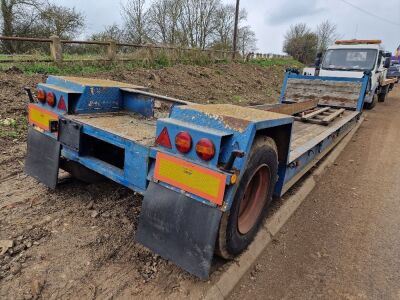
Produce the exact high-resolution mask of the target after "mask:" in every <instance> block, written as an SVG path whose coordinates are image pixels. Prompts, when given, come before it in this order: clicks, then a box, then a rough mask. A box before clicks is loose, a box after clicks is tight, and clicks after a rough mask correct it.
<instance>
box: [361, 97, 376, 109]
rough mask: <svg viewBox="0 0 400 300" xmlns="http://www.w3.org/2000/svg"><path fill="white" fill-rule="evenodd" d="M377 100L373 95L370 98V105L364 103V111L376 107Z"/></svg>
mask: <svg viewBox="0 0 400 300" xmlns="http://www.w3.org/2000/svg"><path fill="white" fill-rule="evenodd" d="M377 98H378V95H377V94H374V96H373V97H372V102H371V103H365V104H364V107H365V108H366V109H373V108H374V107H375V105H376V102H377Z"/></svg>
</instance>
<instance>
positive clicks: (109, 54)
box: [0, 36, 288, 64]
mask: <svg viewBox="0 0 400 300" xmlns="http://www.w3.org/2000/svg"><path fill="white" fill-rule="evenodd" d="M0 41H9V42H30V43H47V44H48V45H49V48H50V56H49V57H47V58H46V57H39V58H38V57H33V56H32V55H6V56H7V58H4V57H5V55H3V58H1V57H0V63H7V62H8V63H9V62H55V63H58V64H59V63H62V62H71V61H77V60H78V61H108V62H114V61H134V60H137V58H129V57H121V55H118V50H119V49H121V48H130V49H146V52H147V55H148V57H149V59H150V60H152V59H154V57H155V56H156V54H155V51H157V50H164V51H169V52H174V53H176V54H177V56H178V57H179V56H180V54H181V53H182V52H189V53H192V54H202V55H204V56H206V57H207V58H208V59H209V60H210V61H217V60H231V59H232V56H233V51H225V50H214V49H197V48H186V47H173V46H167V45H155V44H145V45H141V44H131V43H118V42H115V41H112V40H110V41H73V40H62V39H60V38H59V37H58V36H51V37H50V38H28V37H15V36H0ZM64 45H94V46H100V47H104V54H103V55H102V57H91V58H84V59H67V58H65V55H64V51H63V50H64V49H63V46H64ZM193 56H196V55H193ZM236 57H238V58H240V59H244V60H251V59H269V58H288V56H285V55H277V54H262V53H249V54H248V55H247V56H246V57H244V58H243V57H241V56H240V55H236Z"/></svg>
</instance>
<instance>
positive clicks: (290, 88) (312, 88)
mask: <svg viewBox="0 0 400 300" xmlns="http://www.w3.org/2000/svg"><path fill="white" fill-rule="evenodd" d="M361 85H362V83H361V82H346V81H336V80H324V81H323V80H303V79H289V80H288V83H287V88H286V92H285V96H284V97H285V101H294V102H304V101H307V100H310V99H312V100H315V99H317V100H318V104H320V105H331V106H342V107H347V108H356V107H357V103H358V99H359V96H360V89H361Z"/></svg>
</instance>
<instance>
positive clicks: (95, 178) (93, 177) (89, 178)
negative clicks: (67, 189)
mask: <svg viewBox="0 0 400 300" xmlns="http://www.w3.org/2000/svg"><path fill="white" fill-rule="evenodd" d="M60 168H61V169H63V170H65V171H67V172H68V173H70V174H71V175H72V176H73V177H74V178H76V179H78V180H80V181H83V182H86V183H98V182H102V181H104V180H105V177H104V176H102V175H100V174H98V173H96V172H94V171H92V170H90V169H88V168H86V167H85V166H82V165H81V164H79V163H77V162H75V161H73V160H66V159H62V160H61V161H60Z"/></svg>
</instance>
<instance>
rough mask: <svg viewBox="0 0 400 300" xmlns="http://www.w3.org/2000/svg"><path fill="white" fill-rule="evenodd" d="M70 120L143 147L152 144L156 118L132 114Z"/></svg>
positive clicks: (79, 116)
mask: <svg viewBox="0 0 400 300" xmlns="http://www.w3.org/2000/svg"><path fill="white" fill-rule="evenodd" d="M70 119H71V120H74V121H77V122H80V123H83V124H86V125H89V126H92V127H94V128H97V129H100V130H103V131H107V132H109V133H112V134H115V135H117V136H119V137H121V138H124V139H127V140H130V141H134V142H136V143H139V144H141V145H143V146H151V145H152V144H154V139H155V135H156V123H157V119H156V118H145V117H143V116H140V115H138V114H135V113H132V112H123V111H122V112H116V113H106V114H88V115H74V116H70Z"/></svg>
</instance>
